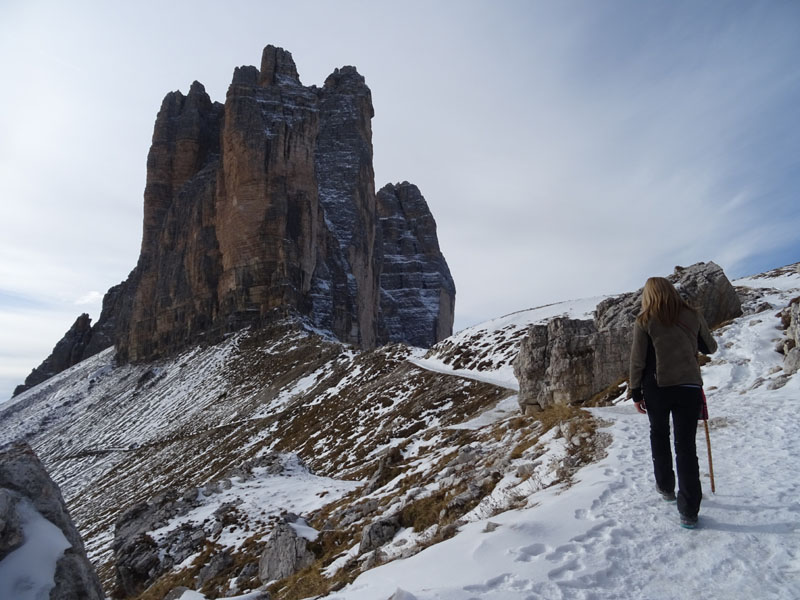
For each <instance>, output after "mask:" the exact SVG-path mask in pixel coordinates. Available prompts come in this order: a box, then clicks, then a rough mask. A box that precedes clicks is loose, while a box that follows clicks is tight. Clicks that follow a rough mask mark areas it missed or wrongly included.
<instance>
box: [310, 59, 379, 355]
mask: <svg viewBox="0 0 800 600" xmlns="http://www.w3.org/2000/svg"><path fill="white" fill-rule="evenodd" d="M373 115H374V111H373V108H372V94H371V92H370V90H369V88H368V87H367V85H366V83H365V82H364V78H363V77H362V76H361V75H359V73H358V71H356V69H355V68H354V67H343V68H341V69H336V71H334V73H333V74H332V75H330V76H329V77H328V78H327V79H326V80H325V85H324V87H323V88H322V89H321V90H319V117H320V126H319V136H318V139H317V148H316V153H315V157H314V162H315V168H316V173H317V178H318V182H319V202H320V206H321V208H322V214H323V216H324V220H325V226H326V228H327V230H328V232H329V235H330V236H332V239H329V241H327V242H326V244H325V249H326V251H325V256H324V262H325V264H324V266H321V268H320V269H319V271H318V273H317V274H316V276H315V278H314V289H313V292H312V303H313V305H312V314H313V315H314V317H313V318H314V321H315V323H316V324H317V325H318V326H321V327H324V328H327V327H326V326H325V321H326V320H327V319H329V320H330V321H331V322H332V323H333V324H334V325H333V327H332V329H333V330H334V331H337V332H338V335H339V337H340V338H341V339H344V340H347V341H350V342H353V343H359V344H361V345H363V346H366V347H371V346H374V345H375V343H376V332H377V319H378V302H379V293H378V285H379V276H380V254H379V250H380V249H379V248H376V247H375V237H376V234H377V216H376V199H375V175H374V173H373V170H372V125H371V119H372V117H373ZM321 258H322V257H321ZM328 315H330V316H328Z"/></svg>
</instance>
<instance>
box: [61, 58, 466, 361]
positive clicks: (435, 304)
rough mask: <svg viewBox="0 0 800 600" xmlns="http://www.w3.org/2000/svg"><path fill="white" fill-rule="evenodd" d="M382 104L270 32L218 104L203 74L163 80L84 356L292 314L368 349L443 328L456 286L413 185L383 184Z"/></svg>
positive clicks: (218, 332) (136, 353)
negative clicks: (135, 210)
mask: <svg viewBox="0 0 800 600" xmlns="http://www.w3.org/2000/svg"><path fill="white" fill-rule="evenodd" d="M373 115H374V109H373V105H372V94H371V92H370V89H369V87H368V86H367V84H366V81H365V80H364V77H363V76H362V75H361V74H360V73H359V72H358V70H357V69H356V68H355V67H352V66H345V67H341V68H338V69H336V70H335V71H334V72H333V73H332V74H331V75H330V76H329V77H328V78H327V79H326V81H325V84H324V86H323V87H322V88H317V87H315V86H310V87H306V86H303V85H302V84H301V83H300V79H299V77H298V74H297V68H296V66H295V63H294V60H293V59H292V55H291V54H290V53H289V52H287V51H286V50H283V49H282V48H278V47H275V46H267V47H266V48H265V49H264V51H263V54H262V61H261V70H260V71H259V69H257V68H256V67H252V66H243V67H237V68H236V69H235V70H234V73H233V79H232V82H231V85H230V86H229V88H228V92H227V95H226V100H225V104H224V105H223V104H220V103H218V102H213V101H212V100H211V98H210V97H209V96H208V94H207V93H206V91H205V88H204V87H203V85H202V84H201V83H199V82H197V81H195V82H193V83H192V85H191V87H190V89H189V92H188V94H186V95H184V94H183V93H181V92H180V91H175V92H170V93H168V94H167V95H166V96H165V98H164V100H163V102H162V104H161V108H160V110H159V112H158V115H157V116H156V120H155V126H154V128H153V140H152V145H151V147H150V152H149V154H148V157H147V180H146V185H145V190H144V219H143V227H142V246H141V253H140V256H139V260H138V262H137V265H136V268H135V269H134V270H133V271H132V272H131V274H130V275H129V277H128V279H127V280H126V281H125V282H123V283H122V284H121V285H120V286H115V287H114V288H112V289H111V290H109V293H108V294H107V296H106V299H105V300H104V305H103V313H102V314H101V316H100V319H99V320H98V322H97V324H96V325H95V326H94V327H92V328H91V331H92V332H95V331H96V332H97V333H98V335H96V336H95V337H94V338H93V339H94V340H95V342H94V343H93V344H92V345H91V346H88V348H90V349H91V352H88V350H81V351H80V352H77V354H76V356H80V358H86V357H88V356H91V355H92V354H94V353H96V352H99V351H100V350H102V349H104V348H105V347H108V345H110V344H111V343H112V342H113V344H114V345H115V347H116V350H117V359H118V360H119V361H121V362H124V361H132V362H140V361H148V360H153V359H156V358H159V357H162V356H165V355H168V354H172V353H175V352H178V351H180V350H182V349H185V348H187V347H189V346H192V345H194V344H200V343H202V344H208V343H216V342H218V341H220V340H222V339H223V338H224V336H225V335H226V334H228V333H231V332H233V331H237V330H239V329H241V328H244V327H248V326H252V327H255V328H260V327H263V326H264V325H265V323H268V322H271V321H273V320H274V319H275V318H276V317H277V318H283V317H285V316H286V315H294V316H295V317H297V318H299V319H302V320H304V321H306V322H307V323H308V324H310V325H311V326H313V327H314V328H315V329H321V330H326V331H329V332H330V333H331V334H332V335H333V336H335V337H337V338H338V339H339V340H341V341H343V342H346V343H351V344H356V345H358V346H360V347H362V348H372V347H374V346H376V345H381V344H385V343H387V342H405V343H409V344H414V345H421V346H430V345H432V344H434V343H436V342H437V341H439V340H440V339H442V338H443V337H445V336H447V335H449V333H450V332H451V330H452V324H453V306H454V302H455V286H454V284H453V281H452V277H451V276H450V272H449V270H448V268H447V263H446V261H445V259H444V257H443V256H442V253H441V251H440V249H439V245H438V240H437V239H436V226H435V223H434V221H433V217H432V215H431V214H430V211H429V210H428V207H427V204H426V202H425V200H424V198H423V197H422V194H421V193H420V191H419V190H418V189H417V188H416V187H415V186H412V185H411V184H408V183H403V184H398V185H397V186H389V187H387V188H384V190H382V192H381V196H380V198H379V197H378V195H377V194H376V192H375V189H376V188H375V176H374V171H373V166H372V157H373V148H372V125H371V119H372V117H373ZM74 338H75V335H69V340H73V339H74ZM65 339H66V338H65ZM69 340H67V341H65V342H64V344H65V347H69V348H72V346H71V344H72V343H73V342H72V341H69ZM62 341H64V340H62ZM60 343H61V342H60ZM83 348H84V349H86V348H87V346H86V344H84V345H83ZM70 351H71V350H70ZM70 364H74V363H69V362H68V361H67V362H63V361H62V363H59V368H60V369H63V368H66V367H67V366H70ZM55 372H58V370H52V369H49V368H48V369H47V373H49V375H48V376H50V375H52V374H55Z"/></svg>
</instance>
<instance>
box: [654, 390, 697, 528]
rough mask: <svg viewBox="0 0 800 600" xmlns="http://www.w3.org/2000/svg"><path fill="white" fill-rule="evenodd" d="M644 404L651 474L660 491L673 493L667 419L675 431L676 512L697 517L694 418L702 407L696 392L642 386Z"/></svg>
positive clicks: (695, 420)
mask: <svg viewBox="0 0 800 600" xmlns="http://www.w3.org/2000/svg"><path fill="white" fill-rule="evenodd" d="M644 400H645V405H646V407H647V416H648V418H649V419H650V448H651V450H652V451H653V471H654V472H655V476H656V485H657V486H658V487H659V489H660V490H663V491H665V492H671V491H674V490H675V473H674V472H673V470H672V452H671V450H670V445H669V415H670V413H671V414H672V424H673V426H674V427H675V463H676V466H677V468H678V494H677V496H678V511H680V513H681V514H682V515H686V516H688V517H695V516H697V512H698V511H699V510H700V499H701V498H702V497H703V492H702V490H701V488H700V469H699V468H698V466H697V448H696V447H695V436H696V435H697V418H698V416H699V415H700V410H701V409H702V406H703V392H702V390H701V389H700V388H693V387H683V386H672V387H662V388H660V387H658V386H655V385H651V386H645V388H644Z"/></svg>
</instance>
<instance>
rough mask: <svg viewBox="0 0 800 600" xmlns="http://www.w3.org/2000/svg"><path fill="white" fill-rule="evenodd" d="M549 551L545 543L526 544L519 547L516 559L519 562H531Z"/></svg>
mask: <svg viewBox="0 0 800 600" xmlns="http://www.w3.org/2000/svg"><path fill="white" fill-rule="evenodd" d="M546 551H547V546H545V545H544V544H531V545H530V546H525V547H523V548H520V549H519V554H518V555H517V558H516V561H517V562H531V561H532V560H533V559H535V558H536V557H538V556H541V555H542V554H544V553H545V552H546Z"/></svg>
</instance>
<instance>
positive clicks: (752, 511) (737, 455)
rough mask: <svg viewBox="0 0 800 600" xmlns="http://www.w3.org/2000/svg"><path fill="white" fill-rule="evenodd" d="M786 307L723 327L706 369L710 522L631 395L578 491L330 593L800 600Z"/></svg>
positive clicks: (468, 598)
mask: <svg viewBox="0 0 800 600" xmlns="http://www.w3.org/2000/svg"><path fill="white" fill-rule="evenodd" d="M795 295H796V294H795ZM768 299H769V300H770V301H771V302H772V303H773V307H775V308H780V307H781V306H785V305H786V302H787V301H788V300H787V296H786V294H783V295H775V296H774V297H771V298H768ZM774 313H775V310H770V311H766V312H764V313H761V314H759V315H751V316H749V317H742V318H740V319H738V320H737V321H735V322H734V323H733V324H731V325H729V326H728V327H726V328H724V329H723V330H721V331H719V332H717V334H716V335H717V338H718V341H719V343H720V351H719V352H718V354H717V355H716V356H715V357H714V360H713V362H712V363H710V364H709V365H707V366H706V367H704V369H703V373H704V379H705V383H706V388H707V392H708V402H709V410H710V413H711V415H710V416H711V421H710V428H711V440H712V450H713V453H714V472H715V479H716V486H717V493H716V494H713V495H712V494H711V491H710V482H709V479H708V463H707V455H706V445H705V435H704V432H703V427H702V424H699V427H698V434H697V447H698V457H699V461H700V471H701V480H702V483H703V492H704V496H705V497H704V500H703V504H702V507H701V511H700V528H699V529H697V530H694V531H687V530H684V529H681V528H680V527H679V526H678V513H677V510H676V506H675V504H674V503H667V502H664V501H663V500H661V499H660V498H659V496H658V495H657V493H656V492H655V489H654V482H653V475H652V466H651V460H650V449H649V439H648V433H649V428H648V422H647V418H646V417H645V416H643V415H639V414H638V413H636V411H635V410H634V408H633V406H632V405H631V404H630V403H624V404H620V405H617V406H613V407H608V408H598V409H592V412H593V414H595V416H597V417H598V418H600V419H602V420H603V421H605V422H606V426H605V431H607V432H608V433H610V434H611V436H612V438H613V442H612V444H611V446H610V447H609V448H608V456H607V457H606V458H604V459H603V460H601V461H599V462H597V463H594V464H592V465H590V466H588V467H585V468H583V469H582V470H581V471H579V473H578V474H577V476H576V481H575V483H574V485H573V486H572V487H570V488H568V489H563V488H550V489H546V490H543V491H541V492H539V493H536V494H534V495H532V496H530V498H529V502H528V506H529V508H525V509H522V510H517V511H509V512H505V513H502V514H500V515H497V516H495V517H492V518H491V519H490V520H491V521H492V522H494V523H496V524H498V525H499V527H498V528H496V529H495V530H494V531H491V532H488V531H487V530H486V524H487V522H486V521H480V522H476V523H471V524H468V525H466V526H464V527H462V528H461V530H460V532H459V534H458V535H457V536H455V537H454V538H452V539H450V540H447V541H445V542H442V543H440V544H437V545H435V546H432V547H430V548H428V549H426V550H425V551H423V552H421V553H420V554H418V555H416V556H413V557H411V558H408V559H405V560H398V561H394V562H391V563H388V564H386V565H384V566H381V567H379V568H376V569H373V570H371V571H367V572H366V573H364V574H363V575H362V576H361V577H359V578H358V579H357V580H356V581H355V582H354V583H353V584H351V585H350V586H348V587H347V588H345V589H344V590H342V591H341V592H337V593H334V594H332V595H331V596H329V597H330V598H332V599H335V600H374V599H376V598H378V599H385V598H389V597H390V596H392V595H393V594H395V597H396V598H403V599H405V600H434V599H436V600H505V599H508V600H511V599H514V600H517V599H520V600H539V599H546V600H551V599H555V600H561V599H575V600H601V599H607V598H614V599H623V600H624V599H630V600H638V599H648V600H661V599H663V600H667V599H669V600H684V599H685V600H690V599H691V600H696V599H697V598H704V599H720V600H723V599H724V600H731V599H739V598H741V599H751V598H770V599H778V600H796V599H797V598H800V469H798V468H797V465H796V461H797V458H798V456H800V425H799V424H798V414H797V413H798V402H800V375H795V376H793V377H791V378H788V380H787V379H786V378H785V377H784V376H783V375H782V373H781V371H780V369H779V367H780V365H781V363H782V357H781V355H779V354H778V353H776V352H775V351H774V345H775V344H774V339H775V338H776V337H778V335H779V334H778V332H777V331H776V324H777V319H776V318H775V317H774ZM781 383H785V384H784V385H783V386H782V387H780V385H781ZM771 387H772V388H775V389H770V388H771ZM398 590H402V591H400V592H398Z"/></svg>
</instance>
